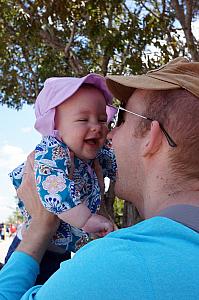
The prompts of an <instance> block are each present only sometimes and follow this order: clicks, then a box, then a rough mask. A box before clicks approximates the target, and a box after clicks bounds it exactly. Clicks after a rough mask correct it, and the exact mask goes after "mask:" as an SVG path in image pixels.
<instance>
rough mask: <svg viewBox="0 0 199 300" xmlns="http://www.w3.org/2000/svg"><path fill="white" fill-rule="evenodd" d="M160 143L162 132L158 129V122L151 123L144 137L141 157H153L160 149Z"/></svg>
mask: <svg viewBox="0 0 199 300" xmlns="http://www.w3.org/2000/svg"><path fill="white" fill-rule="evenodd" d="M161 143H162V131H161V129H160V126H159V123H158V121H152V122H151V129H150V131H149V133H148V135H147V136H146V139H145V144H144V149H143V156H147V155H153V154H154V153H155V152H157V151H158V150H159V148H160V145H161Z"/></svg>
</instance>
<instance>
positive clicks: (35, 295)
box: [0, 217, 199, 300]
mask: <svg viewBox="0 0 199 300" xmlns="http://www.w3.org/2000/svg"><path fill="white" fill-rule="evenodd" d="M198 249H199V235H198V233H197V232H196V231H194V230H192V229H190V228H188V227H186V226H184V225H182V224H180V223H178V222H175V221H173V220H170V219H168V218H165V217H154V218H151V219H148V220H145V221H143V222H141V223H139V224H137V225H135V226H132V227H129V228H125V229H121V230H118V231H115V232H112V233H110V234H109V235H107V236H106V237H104V238H102V239H98V240H95V241H93V242H91V243H89V244H87V245H86V246H84V247H83V248H81V249H80V250H79V251H78V252H77V253H76V254H75V256H74V257H73V258H72V259H71V260H69V261H66V262H63V263H62V264H61V267H60V269H59V270H58V271H57V272H56V273H55V274H54V275H53V276H52V277H51V278H50V279H49V280H48V281H47V282H46V283H45V284H44V285H43V286H36V287H32V288H31V289H30V290H28V291H27V289H28V288H30V286H31V280H32V284H33V282H34V280H35V278H36V275H37V274H38V264H37V263H36V262H35V261H34V260H33V259H32V258H31V257H29V256H28V255H26V254H23V253H20V252H15V253H14V254H13V255H12V257H11V259H10V260H9V261H8V263H7V264H6V265H5V267H4V268H3V270H2V271H1V273H0V299H7V300H11V299H12V300H13V299H15V300H18V299H23V300H31V299H34V300H44V299H53V300H64V299H67V300H74V299H78V300H91V299H92V300H93V299H95V300H102V299H105V300H129V299H136V300H145V299H147V300H149V299H150V300H155V299H157V300H165V299H167V300H168V299H172V300H174V299H175V300H178V299H179V300H192V299H193V300H196V299H198V295H199V259H198ZM19 270H20V272H19ZM28 280H29V281H28ZM16 283H17V285H16ZM25 291H27V292H26V293H25Z"/></svg>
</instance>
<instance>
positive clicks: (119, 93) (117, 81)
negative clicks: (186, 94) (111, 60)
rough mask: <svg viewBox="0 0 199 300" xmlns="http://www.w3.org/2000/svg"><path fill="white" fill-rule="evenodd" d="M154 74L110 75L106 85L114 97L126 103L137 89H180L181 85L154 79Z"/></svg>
mask: <svg viewBox="0 0 199 300" xmlns="http://www.w3.org/2000/svg"><path fill="white" fill-rule="evenodd" d="M151 75H152V74H150V75H149V74H147V75H145V74H143V75H136V76H120V75H109V76H107V77H106V84H107V86H108V88H109V90H110V91H111V93H112V94H113V96H114V97H115V98H117V99H119V100H120V101H121V102H123V103H125V102H127V101H128V99H129V98H130V97H131V95H132V94H133V92H134V90H135V89H142V90H172V89H177V88H180V86H179V85H177V84H174V83H170V82H166V81H162V80H160V79H157V78H154V77H152V76H151Z"/></svg>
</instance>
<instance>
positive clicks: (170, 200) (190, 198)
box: [143, 190, 199, 219]
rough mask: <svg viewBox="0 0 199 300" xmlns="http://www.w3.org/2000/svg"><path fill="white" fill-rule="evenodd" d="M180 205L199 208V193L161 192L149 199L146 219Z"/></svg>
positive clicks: (145, 212)
mask: <svg viewBox="0 0 199 300" xmlns="http://www.w3.org/2000/svg"><path fill="white" fill-rule="evenodd" d="M179 204H187V205H193V206H199V191H188V190H187V191H177V192H172V193H164V192H162V193H161V192H159V193H158V195H154V196H153V197H152V196H151V197H150V198H149V197H148V200H146V201H145V202H144V207H143V215H144V218H145V219H148V218H151V217H153V216H156V215H158V213H159V212H160V211H162V210H164V209H166V208H168V207H170V206H173V205H179Z"/></svg>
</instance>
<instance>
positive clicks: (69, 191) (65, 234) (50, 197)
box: [10, 136, 116, 252]
mask: <svg viewBox="0 0 199 300" xmlns="http://www.w3.org/2000/svg"><path fill="white" fill-rule="evenodd" d="M97 158H98V159H99V163H100V165H101V167H102V170H103V176H104V177H109V178H110V179H111V180H115V175H116V160H115V156H114V153H113V150H112V149H110V148H108V147H106V146H104V147H103V148H102V149H101V150H100V151H99V153H98V155H97ZM74 164H75V170H74V174H73V180H71V179H69V176H68V174H69V172H70V168H71V160H70V152H69V149H68V147H67V145H66V144H64V143H62V142H60V141H59V140H57V139H56V138H55V137H52V136H46V137H44V138H43V139H42V141H41V142H40V144H38V145H37V146H36V148H35V163H34V171H35V178H36V184H37V190H38V193H39V196H40V200H41V202H42V204H43V206H44V207H45V208H46V209H47V210H48V211H50V212H52V213H54V214H56V215H58V216H59V214H60V213H62V212H64V211H66V210H68V209H71V208H73V207H75V206H77V205H78V204H80V203H84V204H85V205H86V206H87V207H88V208H89V209H90V211H91V213H96V211H97V210H98V209H99V207H100V201H101V196H100V187H99V184H98V179H97V176H96V174H95V172H94V170H93V168H92V164H93V160H91V161H89V162H84V161H82V160H80V159H79V158H77V157H75V158H74ZM24 166H25V164H24V163H23V164H22V165H20V166H19V167H17V168H16V169H14V170H13V171H12V172H11V173H10V177H11V179H12V182H13V185H14V186H15V188H16V189H17V188H18V187H19V186H20V184H21V181H22V177H23V172H24ZM18 205H19V208H20V210H21V212H22V214H23V215H24V217H25V219H26V223H27V224H28V222H29V220H30V216H29V215H28V213H27V211H26V209H25V206H24V204H23V202H22V201H21V200H20V199H19V203H18ZM87 238H88V236H87V234H86V233H85V232H84V231H83V230H81V229H79V228H76V227H73V226H71V225H70V224H68V223H65V222H63V221H61V223H60V226H59V228H58V230H57V232H56V234H55V236H54V238H53V240H52V243H53V244H54V245H56V246H59V247H61V248H64V249H65V250H67V251H73V252H75V251H76V250H77V249H78V247H79V245H80V244H81V243H82V240H84V239H87Z"/></svg>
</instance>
